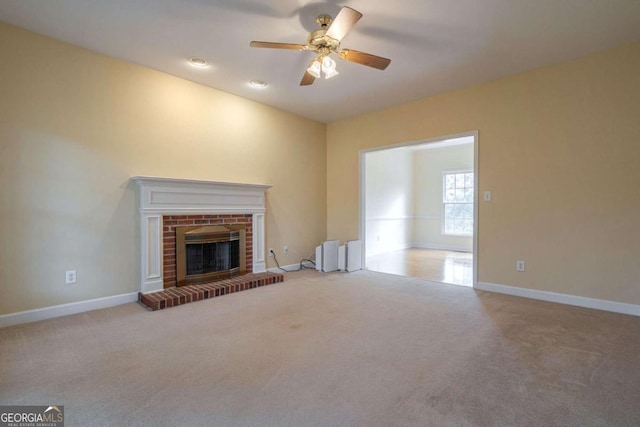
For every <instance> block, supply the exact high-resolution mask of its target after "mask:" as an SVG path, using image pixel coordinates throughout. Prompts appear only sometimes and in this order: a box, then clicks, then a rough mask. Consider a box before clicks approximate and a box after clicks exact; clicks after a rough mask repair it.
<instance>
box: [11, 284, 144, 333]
mask: <svg viewBox="0 0 640 427" xmlns="http://www.w3.org/2000/svg"><path fill="white" fill-rule="evenodd" d="M137 300H138V293H137V292H132V293H130V294H121V295H114V296H111V297H103V298H96V299H91V300H87V301H78V302H71V303H69V304H61V305H54V306H52V307H43V308H37V309H35V310H27V311H19V312H17V313H10V314H3V315H0V328H3V327H5V326H11V325H19V324H21V323H30V322H36V321H38V320H46V319H53V318H55V317H62V316H68V315H70V314H77V313H84V312H85V311H91V310H98V309H101V308H108V307H114V306H116V305H121V304H126V303H128V302H135V301H137Z"/></svg>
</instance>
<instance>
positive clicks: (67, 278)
mask: <svg viewBox="0 0 640 427" xmlns="http://www.w3.org/2000/svg"><path fill="white" fill-rule="evenodd" d="M77 279H78V278H77V277H76V270H69V271H66V272H65V273H64V282H65V284H66V285H72V284H74V283H76V281H77Z"/></svg>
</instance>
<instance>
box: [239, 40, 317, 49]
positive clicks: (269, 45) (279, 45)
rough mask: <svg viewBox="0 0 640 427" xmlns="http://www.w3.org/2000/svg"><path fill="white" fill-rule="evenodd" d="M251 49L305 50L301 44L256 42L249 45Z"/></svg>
mask: <svg viewBox="0 0 640 427" xmlns="http://www.w3.org/2000/svg"><path fill="white" fill-rule="evenodd" d="M249 46H251V47H267V48H271V49H292V50H306V48H307V46H305V45H303V44H295V43H273V42H256V41H252V42H251V43H249Z"/></svg>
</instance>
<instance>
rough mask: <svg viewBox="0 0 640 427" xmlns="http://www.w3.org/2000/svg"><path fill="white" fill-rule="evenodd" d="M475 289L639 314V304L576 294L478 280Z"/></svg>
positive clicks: (634, 314)
mask: <svg viewBox="0 0 640 427" xmlns="http://www.w3.org/2000/svg"><path fill="white" fill-rule="evenodd" d="M475 289H479V290H481V291H488V292H496V293H499V294H505V295H512V296H516V297H523V298H531V299H537V300H541V301H547V302H555V303H559V304H566V305H574V306H577V307H584V308H593V309H595V310H603V311H610V312H613V313H620V314H630V315H632V316H640V305H636V304H628V303H624V302H617V301H609V300H602V299H596V298H587V297H581V296H577V295H569V294H560V293H556V292H549V291H539V290H537V289H530V288H518V287H515V286H507V285H498V284H495V283H488V282H478V283H477V284H476V286H475Z"/></svg>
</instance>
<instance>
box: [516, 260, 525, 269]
mask: <svg viewBox="0 0 640 427" xmlns="http://www.w3.org/2000/svg"><path fill="white" fill-rule="evenodd" d="M516 271H524V261H522V260H518V261H516Z"/></svg>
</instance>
